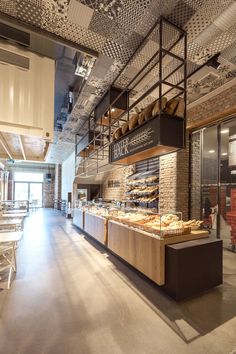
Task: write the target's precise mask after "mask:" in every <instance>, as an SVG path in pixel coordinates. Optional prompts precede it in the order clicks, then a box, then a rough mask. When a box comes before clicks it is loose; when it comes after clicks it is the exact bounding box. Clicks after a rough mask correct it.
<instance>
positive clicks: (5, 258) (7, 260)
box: [0, 242, 16, 289]
mask: <svg viewBox="0 0 236 354" xmlns="http://www.w3.org/2000/svg"><path fill="white" fill-rule="evenodd" d="M5 270H8V280H7V289H10V286H11V278H12V274H13V272H14V271H16V269H15V255H14V252H13V248H12V244H11V242H6V243H4V244H2V245H0V273H1V272H4V271H5ZM0 280H2V277H1V275H0Z"/></svg>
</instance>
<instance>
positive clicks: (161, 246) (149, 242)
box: [108, 221, 208, 285]
mask: <svg viewBox="0 0 236 354" xmlns="http://www.w3.org/2000/svg"><path fill="white" fill-rule="evenodd" d="M205 237H208V233H207V232H206V231H195V232H193V233H191V234H189V235H179V236H171V237H166V238H164V239H160V238H157V237H155V236H152V235H151V234H148V233H146V232H144V231H141V230H135V229H132V228H130V227H129V226H125V225H122V224H120V223H118V222H115V221H108V248H109V249H110V250H111V251H112V252H114V253H115V254H117V255H118V256H119V257H121V258H123V259H124V260H125V261H126V262H128V263H129V264H131V265H132V266H133V267H135V268H136V269H138V270H139V271H140V272H142V273H143V274H145V275H146V276H147V277H148V278H150V279H151V280H153V281H154V282H155V283H157V284H158V285H164V284H165V245H168V244H174V243H179V242H184V241H189V240H194V239H199V238H205Z"/></svg>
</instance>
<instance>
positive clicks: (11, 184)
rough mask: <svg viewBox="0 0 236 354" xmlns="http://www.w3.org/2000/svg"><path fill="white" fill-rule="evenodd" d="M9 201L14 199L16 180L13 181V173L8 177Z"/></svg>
mask: <svg viewBox="0 0 236 354" xmlns="http://www.w3.org/2000/svg"><path fill="white" fill-rule="evenodd" d="M7 199H8V200H13V199H14V180H13V173H12V172H9V175H8V193H7Z"/></svg>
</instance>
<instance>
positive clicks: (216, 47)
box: [208, 31, 235, 54]
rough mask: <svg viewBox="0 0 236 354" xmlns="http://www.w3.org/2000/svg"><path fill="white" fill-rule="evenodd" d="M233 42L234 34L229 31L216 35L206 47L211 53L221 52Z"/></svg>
mask: <svg viewBox="0 0 236 354" xmlns="http://www.w3.org/2000/svg"><path fill="white" fill-rule="evenodd" d="M234 42H235V34H234V33H231V32H229V31H226V32H224V33H222V34H221V35H220V36H218V37H217V38H216V39H215V40H214V41H213V42H211V44H210V45H209V46H208V49H209V50H210V51H211V53H213V54H215V53H218V52H221V51H222V50H224V49H225V48H227V47H228V46H229V45H230V44H232V43H234Z"/></svg>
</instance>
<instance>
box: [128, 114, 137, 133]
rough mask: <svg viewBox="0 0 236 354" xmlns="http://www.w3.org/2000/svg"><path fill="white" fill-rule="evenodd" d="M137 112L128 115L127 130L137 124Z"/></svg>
mask: <svg viewBox="0 0 236 354" xmlns="http://www.w3.org/2000/svg"><path fill="white" fill-rule="evenodd" d="M138 116H139V115H138V114H134V115H132V116H131V117H130V120H129V130H132V129H134V128H135V127H136V126H137V125H138Z"/></svg>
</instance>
